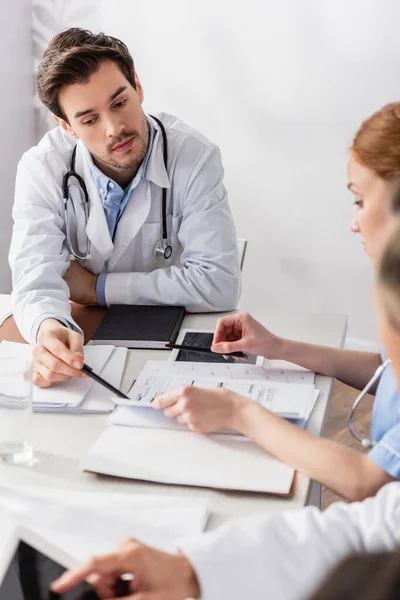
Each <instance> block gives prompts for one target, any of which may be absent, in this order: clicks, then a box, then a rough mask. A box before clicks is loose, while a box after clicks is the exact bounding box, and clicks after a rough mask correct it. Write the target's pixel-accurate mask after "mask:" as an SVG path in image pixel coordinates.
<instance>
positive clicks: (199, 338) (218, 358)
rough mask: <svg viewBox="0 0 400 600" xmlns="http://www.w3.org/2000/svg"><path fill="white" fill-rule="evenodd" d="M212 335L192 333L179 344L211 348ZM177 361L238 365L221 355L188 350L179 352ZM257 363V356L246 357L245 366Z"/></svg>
mask: <svg viewBox="0 0 400 600" xmlns="http://www.w3.org/2000/svg"><path fill="white" fill-rule="evenodd" d="M213 337H214V334H213V333H207V332H204V331H196V332H195V331H193V332H188V333H186V334H185V337H184V339H183V340H182V341H181V342H179V343H180V344H182V345H183V346H200V347H201V348H211V345H212V341H213ZM175 360H177V361H182V362H209V363H211V362H212V363H224V364H226V363H239V364H240V362H241V361H237V359H235V358H233V357H232V356H230V357H229V358H224V357H223V356H222V355H221V354H203V353H202V352H193V351H190V350H179V354H178V355H177V357H176V359H175ZM256 362H257V356H256V355H254V354H249V355H248V360H246V364H247V365H255V364H256Z"/></svg>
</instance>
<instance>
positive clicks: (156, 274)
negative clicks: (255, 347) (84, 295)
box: [9, 114, 240, 341]
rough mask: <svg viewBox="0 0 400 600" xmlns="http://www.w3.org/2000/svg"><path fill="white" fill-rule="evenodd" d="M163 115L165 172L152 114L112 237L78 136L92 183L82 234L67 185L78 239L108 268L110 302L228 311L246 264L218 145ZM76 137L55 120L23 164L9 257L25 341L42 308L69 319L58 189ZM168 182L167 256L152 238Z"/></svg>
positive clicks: (83, 169) (93, 262)
mask: <svg viewBox="0 0 400 600" xmlns="http://www.w3.org/2000/svg"><path fill="white" fill-rule="evenodd" d="M149 118H150V117H149ZM159 118H160V119H161V120H162V122H163V124H164V126H165V129H166V133H167V138H168V151H169V158H168V172H167V171H166V170H165V167H164V162H163V155H162V136H161V131H160V130H159V126H158V125H157V123H156V122H155V121H154V120H152V124H153V126H154V128H155V129H156V134H155V138H154V143H153V150H152V153H151V156H150V159H149V163H148V166H147V172H146V179H142V181H141V182H140V183H139V185H138V187H137V188H136V189H135V190H134V192H133V193H132V195H131V197H130V199H129V201H128V204H127V206H126V208H125V210H124V212H123V214H122V216H121V218H120V220H119V223H118V225H117V229H116V233H115V236H114V241H113V240H112V239H111V237H110V234H109V231H108V226H107V221H106V217H105V214H104V210H103V206H102V203H101V198H100V195H99V192H98V190H97V189H96V187H95V184H94V180H93V177H92V175H91V172H90V166H89V163H88V161H87V157H86V154H85V151H84V147H83V143H82V142H81V141H78V144H77V152H76V166H75V169H76V171H77V172H78V173H79V174H80V175H81V176H82V177H83V179H84V181H85V183H86V186H87V190H88V194H89V198H90V215H89V220H88V223H87V226H86V234H85V228H84V218H83V217H84V215H83V211H82V208H81V205H80V197H81V194H80V192H79V190H78V188H77V187H75V186H71V195H72V197H73V199H74V207H75V212H76V218H74V222H75V223H77V224H78V227H77V229H76V234H75V235H76V237H75V243H77V244H78V248H79V249H80V251H81V252H84V251H85V248H86V235H87V236H88V237H89V239H90V243H91V248H90V254H91V258H90V260H88V261H87V262H86V263H84V266H85V267H86V268H87V269H89V270H90V271H92V272H93V273H95V274H98V273H102V272H107V273H109V275H107V278H106V286H105V296H106V303H107V304H108V305H110V304H170V305H183V306H185V307H186V308H187V310H189V311H191V312H207V311H222V310H232V309H234V308H236V306H237V301H238V298H239V294H240V270H239V261H238V251H237V243H236V232H235V227H234V223H233V219H232V215H231V211H230V209H229V205H228V199H227V193H226V189H225V187H224V185H223V167H222V163H221V156H220V152H219V150H218V148H217V147H216V146H215V145H214V144H212V143H211V142H209V141H208V140H207V139H206V138H205V137H204V136H202V135H201V134H200V133H198V132H197V131H195V130H194V129H192V128H191V127H189V126H188V125H185V124H184V123H183V122H182V121H180V120H179V119H177V118H176V117H173V116H171V115H166V114H161V115H159ZM74 144H75V140H74V139H73V138H72V137H71V136H69V135H68V134H66V133H64V132H63V131H62V129H61V128H59V127H58V128H56V129H54V130H52V131H50V132H49V133H47V134H46V135H45V136H44V137H43V139H42V140H41V142H40V143H39V144H38V145H37V146H36V147H34V148H32V149H31V150H29V151H28V152H26V153H25V154H24V156H23V157H22V159H21V161H20V163H19V165H18V172H17V180H16V191H15V203H14V208H13V218H14V229H13V236H12V242H11V248H10V254H9V260H10V266H11V269H12V274H13V294H12V297H13V308H14V316H15V320H16V322H17V325H18V327H19V329H20V331H21V333H22V335H23V336H24V337H25V339H27V340H28V341H31V339H30V336H31V330H32V327H33V326H34V324H35V322H36V320H37V319H38V318H40V316H41V315H43V314H51V315H54V316H55V317H59V318H63V319H66V320H68V321H70V322H73V321H72V319H71V313H70V306H69V302H68V298H69V288H68V286H67V284H66V283H65V282H64V281H63V275H64V273H65V271H66V269H67V268H68V266H69V264H70V262H69V250H68V248H67V245H66V243H65V219H64V208H63V202H62V190H61V187H62V180H63V176H64V174H65V173H66V171H68V170H69V168H70V161H71V154H72V150H73V147H74ZM162 187H166V188H168V191H167V215H168V217H167V222H168V236H169V241H170V243H171V245H172V248H173V254H172V257H171V258H170V259H169V260H165V259H164V258H156V256H155V246H156V244H157V242H158V241H159V240H160V239H161V238H162V227H161V222H162V211H161V198H162ZM69 214H71V213H70V212H69ZM73 231H75V227H73Z"/></svg>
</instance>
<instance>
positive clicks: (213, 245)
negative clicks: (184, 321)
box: [105, 147, 241, 312]
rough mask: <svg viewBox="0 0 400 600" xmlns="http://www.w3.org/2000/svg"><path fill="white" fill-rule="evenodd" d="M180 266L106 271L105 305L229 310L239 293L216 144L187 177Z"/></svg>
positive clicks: (234, 243) (230, 221)
mask: <svg viewBox="0 0 400 600" xmlns="http://www.w3.org/2000/svg"><path fill="white" fill-rule="evenodd" d="M178 238H179V241H180V243H181V245H182V248H183V252H182V256H181V261H182V267H177V266H171V267H167V268H160V269H156V270H154V271H152V272H151V273H108V274H107V277H106V285H105V298H106V303H107V305H110V304H159V303H160V299H162V302H163V303H164V304H170V305H176V304H177V303H178V304H181V305H183V306H185V307H186V309H187V310H189V311H190V312H209V311H223V310H233V309H235V308H236V306H237V302H238V299H239V296H240V287H241V286H240V268H239V258H238V249H237V240H236V231H235V225H234V222H233V218H232V214H231V211H230V208H229V204H228V198H227V192H226V189H225V186H224V184H223V167H222V162H221V155H220V152H219V150H218V148H217V147H214V148H213V149H212V150H211V151H207V153H205V155H203V156H202V158H201V159H200V160H199V161H198V163H197V164H196V166H195V168H194V170H193V173H192V175H191V177H190V180H189V183H188V186H187V189H186V190H185V198H184V199H183V215H182V221H181V224H180V227H179V231H178Z"/></svg>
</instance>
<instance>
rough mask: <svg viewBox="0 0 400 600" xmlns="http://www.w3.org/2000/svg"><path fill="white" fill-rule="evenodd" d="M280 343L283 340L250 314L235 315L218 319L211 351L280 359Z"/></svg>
mask: <svg viewBox="0 0 400 600" xmlns="http://www.w3.org/2000/svg"><path fill="white" fill-rule="evenodd" d="M280 343H281V338H279V337H277V336H276V335H274V334H273V333H271V332H270V331H268V329H266V328H265V327H263V325H261V323H259V322H258V321H256V320H255V319H254V317H252V316H251V315H249V313H235V314H233V315H228V316H226V317H222V318H221V319H218V321H217V326H216V329H215V333H214V339H213V343H212V346H211V350H212V351H213V352H219V353H221V354H227V353H228V352H236V351H241V352H244V353H246V354H257V355H259V356H265V358H279V346H280Z"/></svg>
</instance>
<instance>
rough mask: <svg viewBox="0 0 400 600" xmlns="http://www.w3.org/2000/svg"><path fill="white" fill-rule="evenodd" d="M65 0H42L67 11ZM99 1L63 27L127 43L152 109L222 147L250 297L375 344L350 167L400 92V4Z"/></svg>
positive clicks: (251, 303) (353, 0) (245, 300)
mask: <svg viewBox="0 0 400 600" xmlns="http://www.w3.org/2000/svg"><path fill="white" fill-rule="evenodd" d="M60 4H63V3H62V2H60V0H58V1H57V2H54V1H51V0H34V5H36V6H38V5H39V6H41V7H42V8H43V7H44V8H46V10H48V11H51V10H54V11H57V15H58V17H59V14H60V8H59V5H60ZM65 4H68V3H65ZM71 4H72V0H71V2H70V3H69V6H70V5H71ZM56 5H57V6H56ZM80 5H82V3H80ZM93 5H95V6H96V10H94V9H93V6H92V8H90V7H89V9H88V10H87V12H85V11H84V10H80V12H79V15H77V16H76V17H75V18H74V19H73V22H71V20H70V19H69V20H68V19H65V20H64V22H62V23H61V22H60V20H59V18H58V21H57V24H56V29H61V28H62V27H66V26H70V25H83V26H86V27H89V28H92V29H94V30H98V29H102V30H104V31H106V32H107V33H110V34H113V35H116V36H118V37H120V38H121V39H123V40H124V41H125V42H126V43H127V44H128V46H129V48H130V50H131V52H132V54H133V56H134V59H135V63H136V67H137V71H138V74H139V76H140V78H141V80H142V84H143V86H144V90H145V110H146V111H149V112H151V111H154V112H157V111H166V112H171V113H173V114H177V115H179V116H180V117H181V118H182V119H184V120H185V121H187V122H188V123H189V124H191V125H192V126H194V127H196V128H198V129H200V130H201V131H202V132H203V133H205V134H206V135H207V136H208V137H209V138H211V139H212V140H213V141H215V142H216V143H218V144H219V146H220V147H221V150H222V154H223V159H224V165H225V170H226V185H227V187H228V191H229V194H230V200H231V206H232V210H233V213H234V217H235V220H236V224H237V232H238V236H239V237H245V238H247V239H248V242H249V245H248V252H247V255H246V260H245V265H244V271H243V279H244V289H243V295H242V300H241V306H242V307H246V308H249V309H251V308H252V307H257V306H260V305H264V306H266V307H268V308H269V309H271V310H284V311H291V312H335V313H344V314H347V315H348V316H349V337H350V343H356V344H359V345H361V346H364V347H367V346H368V344H370V343H373V342H375V341H376V334H375V320H374V317H373V311H372V308H371V306H370V300H369V287H370V281H371V270H370V267H369V264H368V260H367V257H366V256H365V255H364V254H363V252H362V249H361V245H360V243H359V240H358V239H357V237H356V236H354V235H353V234H351V233H350V217H351V212H352V197H351V195H350V193H349V192H348V191H347V190H346V182H347V181H346V163H347V158H348V147H349V145H350V144H351V140H352V137H353V135H354V133H355V131H356V130H357V128H358V127H359V125H360V123H361V121H362V120H363V119H364V118H365V117H367V116H369V115H370V114H371V113H372V112H374V111H375V110H376V109H378V108H380V107H381V106H383V105H384V104H385V103H387V102H389V101H394V100H397V99H398V98H399V90H400V81H399V79H400V76H399V73H400V68H399V67H400V60H399V59H400V42H399V23H400V3H399V2H398V1H397V0H335V2H332V1H331V0H246V2H244V1H239V0H202V2H198V1H196V2H195V1H194V0H169V1H168V2H166V0H145V1H141V2H139V1H136V0H102V1H101V2H96V3H93ZM41 13H42V14H43V11H41ZM35 18H36V22H34V31H35V27H36V28H38V27H40V24H38V23H37V21H38V15H36V17H35ZM39 18H40V15H39ZM46 21H48V18H47V17H46ZM48 33H49V39H50V37H51V35H50V33H51V34H53V33H54V31H53V32H50V31H49V32H48Z"/></svg>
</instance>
